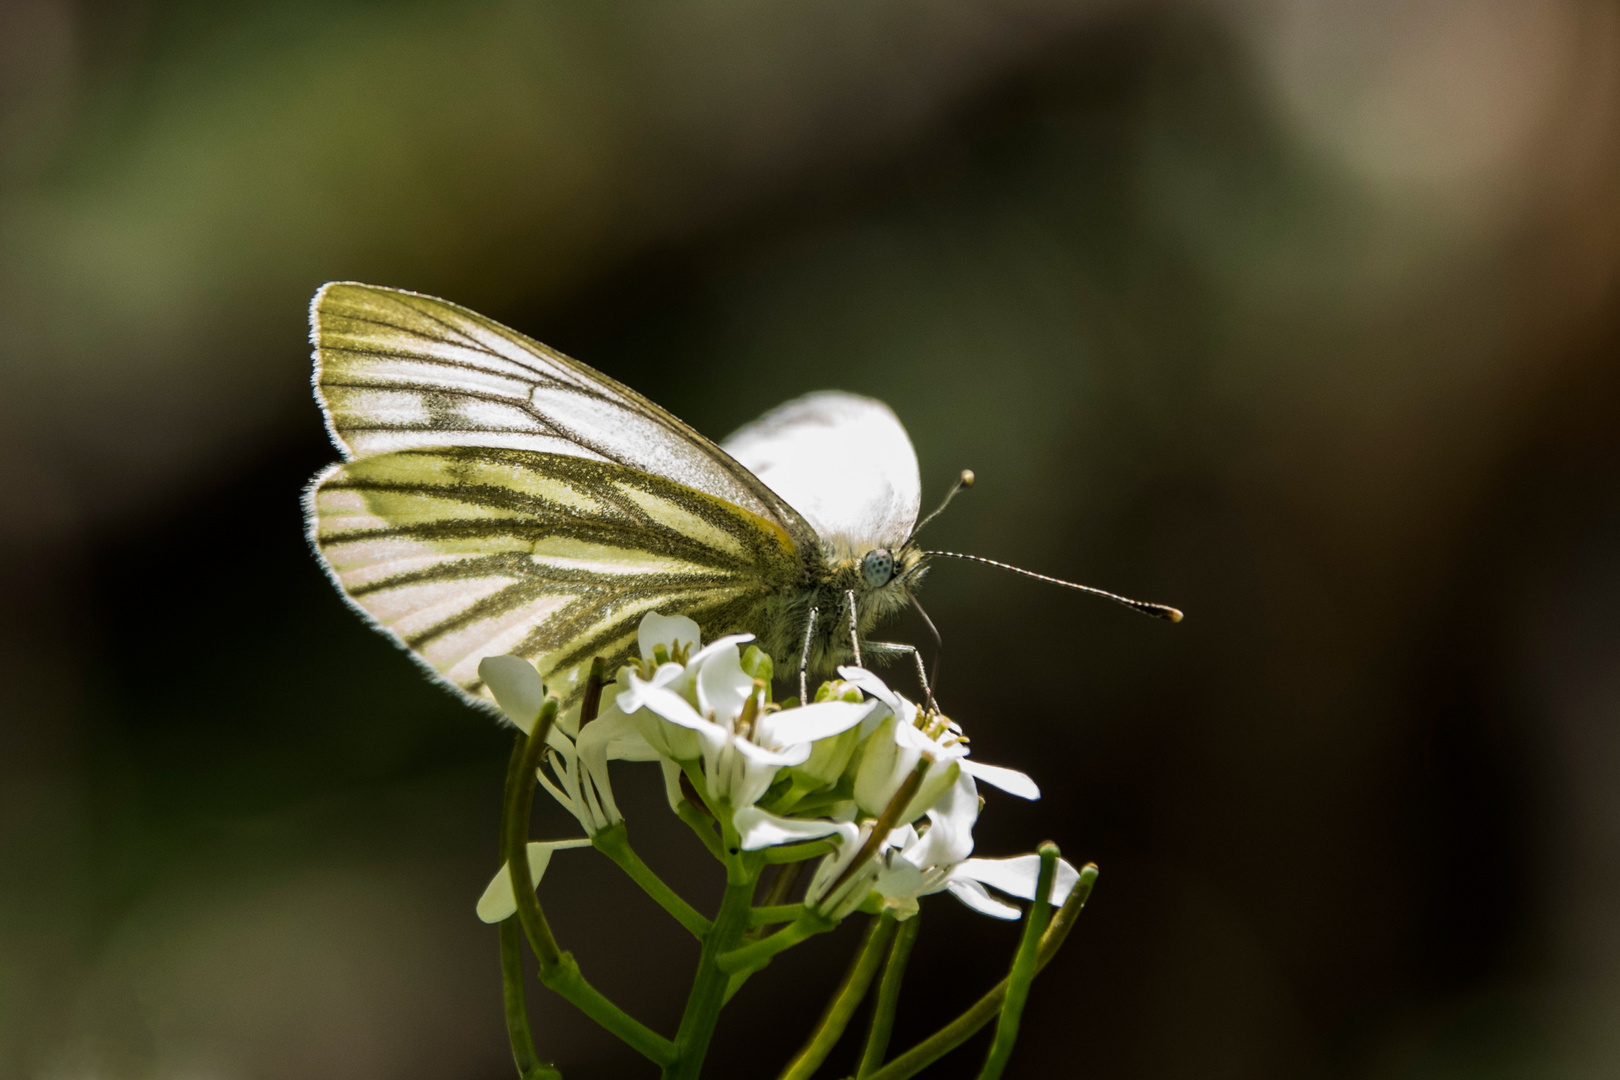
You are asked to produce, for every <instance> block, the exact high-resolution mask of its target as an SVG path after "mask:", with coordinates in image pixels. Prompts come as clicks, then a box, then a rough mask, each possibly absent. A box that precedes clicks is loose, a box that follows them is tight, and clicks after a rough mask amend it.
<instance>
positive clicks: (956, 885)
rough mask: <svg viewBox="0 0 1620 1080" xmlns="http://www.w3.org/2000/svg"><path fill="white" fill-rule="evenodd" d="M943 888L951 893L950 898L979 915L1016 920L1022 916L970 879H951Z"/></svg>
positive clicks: (1019, 912) (1015, 909) (1020, 912)
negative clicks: (952, 897)
mask: <svg viewBox="0 0 1620 1080" xmlns="http://www.w3.org/2000/svg"><path fill="white" fill-rule="evenodd" d="M945 887H946V888H947V889H949V890H950V891H951V895H952V896H954V897H956V898H957V899H958V900H960V901H962V903H964V904H966V905H967V906H968V907H970V908H972V909H973V910H974V911H977V912H979V913H980V914H983V915H989V916H991V917H992V918H996V919H1016V918H1018V917H1019V916H1020V915H1022V914H1023V912H1022V911H1019V910H1018V909H1017V908H1015V907H1013V906H1012V905H1011V904H1004V903H1002V902H1001V901H1000V900H997V899H996V898H995V897H993V896H991V895H990V894H989V893H988V892H986V891H985V889H984V886H983V885H980V884H979V883H978V882H977V881H974V880H973V879H972V878H965V879H962V880H960V881H959V880H956V879H954V878H953V879H952V880H950V881H948V882H946V884H945Z"/></svg>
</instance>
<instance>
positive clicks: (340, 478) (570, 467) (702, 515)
mask: <svg viewBox="0 0 1620 1080" xmlns="http://www.w3.org/2000/svg"><path fill="white" fill-rule="evenodd" d="M307 502H308V505H307V510H308V516H309V522H310V538H311V540H312V542H313V543H314V545H315V546H316V548H317V550H318V551H319V552H320V554H321V556H322V558H323V559H324V561H325V562H326V564H327V566H328V569H329V570H330V572H331V574H332V576H333V578H334V579H335V580H336V582H337V584H338V585H339V586H340V587H341V588H342V589H343V591H344V593H345V594H346V595H347V596H348V597H349V599H350V601H351V602H352V603H353V604H354V605H355V606H357V607H358V608H359V609H360V610H361V611H363V612H364V613H365V614H366V615H367V616H368V617H369V618H370V619H371V620H372V621H373V622H374V623H375V624H376V625H377V626H379V627H380V628H381V629H383V630H385V631H386V632H387V633H388V634H390V635H391V636H392V637H393V638H394V639H395V640H396V641H398V642H399V643H400V644H401V645H403V646H405V647H406V648H408V649H410V650H411V652H413V653H414V654H415V655H416V656H417V657H419V658H420V659H421V660H422V661H423V662H424V663H425V664H426V665H427V666H429V667H430V668H432V669H433V671H434V672H435V673H437V674H438V675H439V676H441V677H442V678H443V679H445V680H446V681H448V682H450V683H451V684H453V685H455V686H456V687H458V688H459V689H460V690H462V691H463V692H465V693H466V694H468V695H471V696H473V697H475V698H482V699H484V700H486V701H487V700H488V697H489V695H488V692H487V691H486V690H485V689H484V687H483V685H482V683H481V681H480V680H479V678H478V662H479V661H480V660H481V659H483V658H484V657H486V656H492V655H498V654H503V653H510V654H514V655H518V656H523V657H525V658H527V659H530V660H533V661H535V662H537V663H538V664H539V666H540V671H541V674H542V675H543V676H544V677H545V678H546V680H547V683H548V685H550V687H551V688H552V690H553V691H554V692H556V693H558V694H560V695H561V696H562V697H563V699H564V702H565V704H568V703H571V701H572V700H573V699H574V698H575V697H577V694H578V691H579V688H580V685H581V680H582V678H583V673H584V671H585V670H586V669H587V668H588V665H589V664H590V661H591V658H592V657H594V656H602V657H604V658H606V659H607V660H608V661H609V663H610V664H616V663H618V662H620V661H622V660H624V659H627V658H628V657H629V655H630V653H631V651H632V650H633V648H634V644H635V640H636V627H637V624H638V623H639V621H640V619H641V617H642V615H644V614H645V613H647V612H649V611H661V612H663V613H665V614H674V613H681V614H685V615H689V616H691V617H692V618H694V619H696V620H697V621H698V623H699V624H700V625H702V626H703V627H704V629H705V632H706V635H707V636H710V637H712V636H716V635H718V634H721V633H726V632H729V631H730V630H732V629H735V628H738V627H741V626H743V625H746V624H748V623H749V622H751V621H752V618H751V616H752V615H753V614H754V613H755V612H756V611H757V610H758V608H759V607H760V605H761V604H763V603H766V602H767V601H769V599H770V598H771V597H772V596H774V595H777V594H778V593H780V592H781V591H782V590H783V589H785V588H788V587H789V586H791V585H792V584H793V583H794V582H795V580H796V579H797V578H798V577H799V576H800V575H801V573H802V568H801V566H800V562H799V559H798V557H797V555H796V549H795V546H794V544H793V541H792V540H791V538H790V537H789V536H788V535H787V533H786V532H785V531H784V530H783V529H782V528H781V527H780V526H778V525H777V524H776V523H774V522H772V521H769V520H767V519H766V518H763V517H761V516H759V515H756V514H753V513H750V512H748V511H746V510H744V509H742V508H740V507H737V506H735V505H732V504H731V503H729V502H727V501H725V500H722V499H717V498H714V497H712V496H710V495H707V494H705V493H704V492H701V491H696V490H693V489H692V488H690V487H687V486H685V485H683V484H679V483H675V482H673V481H671V480H668V479H666V478H664V477H660V476H655V475H652V474H650V473H646V472H642V471H640V470H637V469H632V468H626V467H624V466H622V465H619V464H616V463H613V462H606V461H591V460H587V459H584V458H580V457H576V456H569V455H561V454H552V453H543V452H535V451H531V450H526V449H509V448H503V447H496V446H450V447H445V446H439V447H424V448H416V449H406V450H398V451H394V452H387V453H377V454H370V455H367V456H365V457H361V458H357V459H355V460H352V461H349V462H345V463H343V464H340V465H336V466H333V467H332V468H331V469H329V470H328V471H327V472H325V473H323V474H322V475H321V476H320V477H318V478H317V479H316V481H315V483H314V484H313V485H312V486H311V488H310V492H309V495H308V497H307Z"/></svg>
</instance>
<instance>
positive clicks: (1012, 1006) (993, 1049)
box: [979, 841, 1058, 1080]
mask: <svg viewBox="0 0 1620 1080" xmlns="http://www.w3.org/2000/svg"><path fill="white" fill-rule="evenodd" d="M1040 856H1041V871H1040V876H1039V877H1038V878H1036V882H1035V901H1034V903H1033V904H1031V905H1030V909H1029V916H1028V918H1027V919H1026V920H1025V922H1024V937H1023V940H1022V941H1021V942H1019V945H1018V953H1017V955H1016V956H1014V957H1013V965H1012V971H1011V972H1009V973H1008V975H1007V996H1006V998H1005V999H1004V1000H1003V1001H1002V1003H1001V1015H1000V1017H998V1018H997V1020H996V1036H995V1039H994V1040H993V1041H992V1042H991V1043H990V1053H989V1054H988V1055H987V1056H986V1057H985V1061H984V1068H983V1069H981V1070H980V1071H979V1080H1001V1074H1002V1073H1003V1072H1005V1071H1006V1069H1007V1062H1008V1060H1009V1059H1011V1057H1012V1051H1013V1044H1014V1043H1015V1042H1017V1041H1018V1025H1019V1022H1020V1021H1021V1020H1022V1019H1023V1015H1024V1003H1025V1002H1026V1001H1028V1000H1029V984H1030V983H1032V982H1034V981H1035V960H1036V956H1037V954H1038V953H1039V952H1040V947H1041V935H1042V934H1043V933H1045V932H1046V926H1047V923H1049V922H1051V920H1052V879H1053V877H1054V876H1055V875H1056V873H1057V861H1058V848H1057V845H1056V844H1054V843H1051V842H1050V841H1048V842H1047V843H1044V844H1042V845H1041V847H1040Z"/></svg>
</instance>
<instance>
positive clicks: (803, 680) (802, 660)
mask: <svg viewBox="0 0 1620 1080" xmlns="http://www.w3.org/2000/svg"><path fill="white" fill-rule="evenodd" d="M815 632H816V609H815V608H813V607H812V608H811V609H810V618H809V620H808V621H807V622H806V623H805V624H804V651H803V652H801V653H800V654H799V704H800V705H808V704H810V677H809V670H810V636H811V635H812V634H814V633H815Z"/></svg>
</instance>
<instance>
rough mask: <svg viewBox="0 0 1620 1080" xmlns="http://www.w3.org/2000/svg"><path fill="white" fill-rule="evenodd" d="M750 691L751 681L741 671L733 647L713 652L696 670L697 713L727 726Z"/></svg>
mask: <svg viewBox="0 0 1620 1080" xmlns="http://www.w3.org/2000/svg"><path fill="white" fill-rule="evenodd" d="M693 666H696V665H693ZM753 692H754V680H753V679H752V678H751V677H750V676H749V674H748V673H747V672H746V671H744V670H743V669H742V661H741V660H740V659H739V658H738V656H737V650H736V648H735V647H733V648H729V649H723V650H721V651H719V652H716V653H715V654H713V655H712V656H710V657H708V658H707V659H705V660H704V661H703V664H702V666H701V667H699V668H698V677H697V698H698V711H699V712H701V713H702V714H703V715H705V716H712V717H714V718H715V720H716V721H718V722H719V723H722V724H725V725H727V726H728V727H729V726H731V721H732V720H734V719H735V718H736V717H737V714H738V713H740V712H742V707H743V702H744V701H747V700H748V695H749V694H751V693H753Z"/></svg>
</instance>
